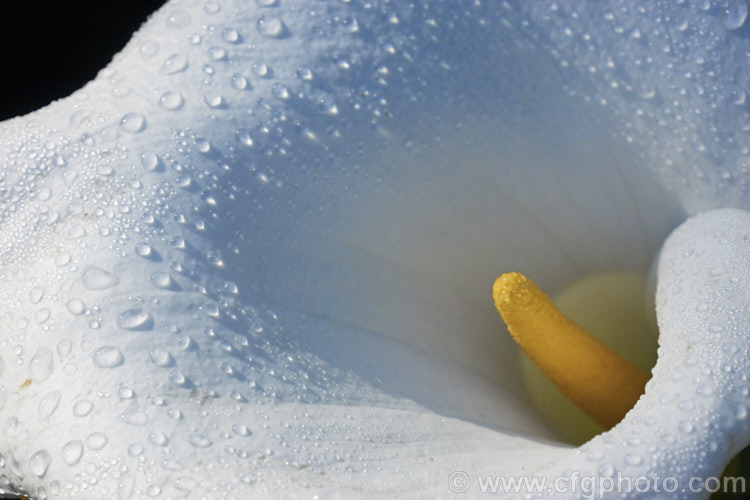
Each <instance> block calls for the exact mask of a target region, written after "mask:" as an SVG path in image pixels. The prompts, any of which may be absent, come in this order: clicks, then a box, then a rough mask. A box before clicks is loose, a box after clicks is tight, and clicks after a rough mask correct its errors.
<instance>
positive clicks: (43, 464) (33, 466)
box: [29, 450, 52, 477]
mask: <svg viewBox="0 0 750 500" xmlns="http://www.w3.org/2000/svg"><path fill="white" fill-rule="evenodd" d="M51 461H52V459H51V458H50V456H49V453H47V452H46V451H44V450H41V451H37V452H36V453H34V454H33V455H31V458H29V470H31V472H32V473H33V474H34V475H35V476H36V477H44V475H45V474H46V473H47V469H48V468H49V464H50V462H51Z"/></svg>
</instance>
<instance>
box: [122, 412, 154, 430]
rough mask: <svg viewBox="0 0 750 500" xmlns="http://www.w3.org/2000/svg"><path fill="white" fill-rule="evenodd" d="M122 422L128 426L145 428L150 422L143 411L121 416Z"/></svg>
mask: <svg viewBox="0 0 750 500" xmlns="http://www.w3.org/2000/svg"><path fill="white" fill-rule="evenodd" d="M120 420H121V421H122V422H124V423H126V424H128V425H134V426H136V427H143V426H144V425H146V424H147V423H148V421H149V418H148V415H146V413H145V412H143V411H142V410H134V411H129V412H126V413H122V414H121V415H120Z"/></svg>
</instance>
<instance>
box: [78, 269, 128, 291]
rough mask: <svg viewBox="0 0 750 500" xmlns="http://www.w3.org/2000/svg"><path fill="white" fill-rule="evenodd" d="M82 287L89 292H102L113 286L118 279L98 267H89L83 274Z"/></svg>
mask: <svg viewBox="0 0 750 500" xmlns="http://www.w3.org/2000/svg"><path fill="white" fill-rule="evenodd" d="M82 281H83V286H85V287H86V288H88V289H89V290H104V289H107V288H111V287H113V286H115V285H116V284H117V283H118V282H119V281H120V279H119V278H118V277H117V275H116V274H113V273H110V272H108V271H105V270H104V269H101V268H99V267H95V266H90V267H87V268H86V270H85V271H84V272H83V278H82Z"/></svg>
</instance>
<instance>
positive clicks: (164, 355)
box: [149, 349, 172, 366]
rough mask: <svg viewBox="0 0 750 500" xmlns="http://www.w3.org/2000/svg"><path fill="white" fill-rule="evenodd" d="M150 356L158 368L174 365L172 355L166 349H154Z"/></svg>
mask: <svg viewBox="0 0 750 500" xmlns="http://www.w3.org/2000/svg"><path fill="white" fill-rule="evenodd" d="M149 356H150V357H151V362H152V363H153V364H155V365H156V366H169V365H170V364H171V363H172V355H171V354H169V353H168V352H167V351H165V350H164V349H154V350H153V351H151V353H150V354H149Z"/></svg>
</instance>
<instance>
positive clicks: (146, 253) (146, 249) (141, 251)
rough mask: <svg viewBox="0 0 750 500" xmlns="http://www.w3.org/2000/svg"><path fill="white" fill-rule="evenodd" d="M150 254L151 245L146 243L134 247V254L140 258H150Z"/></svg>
mask: <svg viewBox="0 0 750 500" xmlns="http://www.w3.org/2000/svg"><path fill="white" fill-rule="evenodd" d="M152 252H153V250H152V248H151V245H149V244H148V243H144V242H140V243H136V245H135V253H136V254H138V255H139V256H141V257H150V256H151V253H152Z"/></svg>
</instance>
